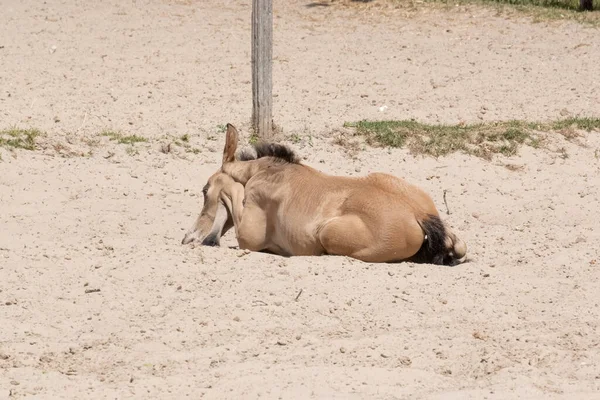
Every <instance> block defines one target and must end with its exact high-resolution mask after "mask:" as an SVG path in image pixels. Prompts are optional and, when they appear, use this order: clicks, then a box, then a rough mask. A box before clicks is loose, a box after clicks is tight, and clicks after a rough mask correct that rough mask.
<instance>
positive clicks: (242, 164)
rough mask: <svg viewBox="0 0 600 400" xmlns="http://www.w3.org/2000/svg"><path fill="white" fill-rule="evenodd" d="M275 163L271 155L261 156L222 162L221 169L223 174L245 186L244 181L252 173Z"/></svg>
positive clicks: (252, 174) (248, 178) (251, 175)
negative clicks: (255, 158)
mask: <svg viewBox="0 0 600 400" xmlns="http://www.w3.org/2000/svg"><path fill="white" fill-rule="evenodd" d="M276 164H277V162H276V160H273V159H272V158H271V157H263V158H259V159H258V160H250V161H233V162H230V163H226V164H223V167H222V170H223V172H224V173H225V174H227V175H229V176H230V177H231V178H233V180H234V181H236V182H239V183H241V184H242V185H244V186H245V185H246V182H248V181H249V180H250V178H252V177H253V176H254V175H256V174H258V173H259V172H261V171H263V170H265V169H267V168H269V167H270V166H273V165H276Z"/></svg>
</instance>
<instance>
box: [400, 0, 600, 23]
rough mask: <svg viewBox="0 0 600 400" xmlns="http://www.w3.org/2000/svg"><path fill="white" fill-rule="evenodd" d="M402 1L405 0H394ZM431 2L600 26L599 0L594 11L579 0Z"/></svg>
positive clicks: (431, 1)
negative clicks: (480, 7)
mask: <svg viewBox="0 0 600 400" xmlns="http://www.w3.org/2000/svg"><path fill="white" fill-rule="evenodd" d="M394 1H395V2H396V3H402V2H404V1H405V0H402V1H399V0H394ZM425 1H426V2H429V3H438V4H445V5H447V6H448V7H456V6H457V5H460V6H465V5H469V4H478V5H483V6H488V7H489V6H492V7H494V8H495V9H496V10H497V11H498V12H503V11H510V10H514V11H516V12H519V13H522V14H525V15H528V16H530V17H532V18H533V20H534V22H541V21H549V20H573V21H577V22H580V23H585V24H590V25H593V26H600V11H599V8H600V7H599V6H598V3H597V0H596V1H594V3H595V4H594V11H591V12H590V11H580V10H579V0H425Z"/></svg>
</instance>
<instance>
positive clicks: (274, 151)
mask: <svg viewBox="0 0 600 400" xmlns="http://www.w3.org/2000/svg"><path fill="white" fill-rule="evenodd" d="M263 157H273V158H276V159H277V160H278V161H281V162H285V163H289V164H299V163H300V157H298V155H297V154H296V153H295V152H294V150H292V149H290V148H289V147H288V146H286V145H283V144H279V143H255V144H253V145H252V147H250V148H247V149H243V150H242V151H241V152H240V153H239V154H238V156H237V159H238V160H239V161H251V160H258V159H259V158H263Z"/></svg>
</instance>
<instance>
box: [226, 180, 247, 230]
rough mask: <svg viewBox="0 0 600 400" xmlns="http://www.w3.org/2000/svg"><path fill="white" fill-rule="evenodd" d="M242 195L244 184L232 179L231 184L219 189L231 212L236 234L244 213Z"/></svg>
mask: <svg viewBox="0 0 600 400" xmlns="http://www.w3.org/2000/svg"><path fill="white" fill-rule="evenodd" d="M244 195H245V194H244V186H242V184H240V183H237V182H233V180H232V183H231V184H226V185H224V186H223V188H222V189H221V194H220V197H221V200H223V203H225V206H226V207H227V209H228V210H229V212H230V213H231V218H232V219H233V226H234V227H235V234H236V236H238V235H239V229H240V223H241V221H242V215H243V213H244Z"/></svg>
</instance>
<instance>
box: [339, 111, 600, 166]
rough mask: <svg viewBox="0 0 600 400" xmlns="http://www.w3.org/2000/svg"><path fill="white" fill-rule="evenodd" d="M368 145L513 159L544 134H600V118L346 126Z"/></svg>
mask: <svg viewBox="0 0 600 400" xmlns="http://www.w3.org/2000/svg"><path fill="white" fill-rule="evenodd" d="M345 126H346V127H351V128H355V130H356V133H357V134H358V135H360V136H363V137H364V138H365V139H366V141H367V143H369V144H370V145H376V146H389V147H406V148H408V149H409V150H410V151H411V152H412V153H413V154H423V155H428V156H433V157H439V156H444V155H447V154H450V153H453V152H463V153H466V154H470V155H475V156H478V157H482V158H485V159H490V158H491V157H492V156H493V155H494V154H503V155H505V156H512V155H515V154H517V151H518V149H519V147H520V146H523V145H528V146H532V147H539V146H540V145H541V143H542V139H541V136H540V135H539V133H540V132H559V133H561V134H562V135H563V136H565V138H567V139H572V138H576V137H578V135H579V134H578V131H581V130H585V131H592V130H600V119H598V118H567V119H563V120H558V121H553V122H549V123H537V122H524V121H504V122H494V123H480V124H473V125H466V124H459V125H430V124H423V123H420V122H416V121H413V120H403V121H360V122H357V123H346V124H345Z"/></svg>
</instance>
